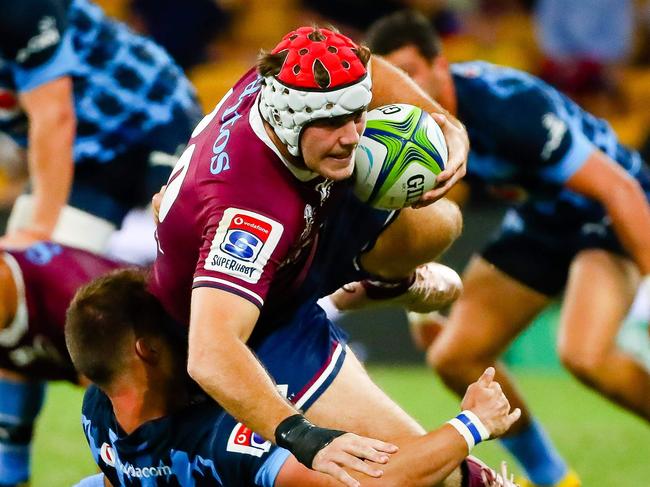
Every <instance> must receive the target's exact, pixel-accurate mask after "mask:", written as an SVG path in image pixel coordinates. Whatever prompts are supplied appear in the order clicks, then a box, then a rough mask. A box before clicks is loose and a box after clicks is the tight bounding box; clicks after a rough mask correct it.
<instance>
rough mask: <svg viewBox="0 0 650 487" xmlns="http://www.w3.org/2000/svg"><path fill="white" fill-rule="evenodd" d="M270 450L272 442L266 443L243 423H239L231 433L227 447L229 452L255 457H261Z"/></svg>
mask: <svg viewBox="0 0 650 487" xmlns="http://www.w3.org/2000/svg"><path fill="white" fill-rule="evenodd" d="M270 449H271V442H270V441H266V440H265V439H264V438H262V437H261V436H260V435H258V434H257V433H254V432H253V431H251V430H250V429H249V428H247V427H246V426H244V425H243V424H241V423H237V425H236V426H235V428H234V429H233V430H232V433H230V437H229V438H228V445H227V447H226V450H227V451H230V452H234V453H244V454H246V455H253V456H255V457H261V456H262V455H264V454H265V453H267V452H268V451H269V450H270Z"/></svg>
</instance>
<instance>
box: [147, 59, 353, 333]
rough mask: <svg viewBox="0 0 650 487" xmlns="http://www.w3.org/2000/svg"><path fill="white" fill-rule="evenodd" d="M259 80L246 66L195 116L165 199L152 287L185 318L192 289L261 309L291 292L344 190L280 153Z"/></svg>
mask: <svg viewBox="0 0 650 487" xmlns="http://www.w3.org/2000/svg"><path fill="white" fill-rule="evenodd" d="M261 82H262V80H261V78H260V77H259V76H258V75H257V73H256V72H255V71H254V70H251V71H249V72H248V73H247V74H246V75H244V77H243V78H242V79H241V80H239V81H238V82H237V84H236V85H235V86H234V87H233V88H232V89H231V90H230V91H229V92H228V93H227V94H226V96H225V97H224V98H223V99H222V100H221V101H220V102H219V104H218V105H217V106H216V107H215V109H214V110H213V111H212V112H211V113H210V114H209V115H207V116H206V117H205V118H204V119H203V120H202V121H201V122H200V123H199V125H198V126H197V127H196V129H195V130H194V133H193V134H192V138H191V139H190V141H189V144H188V148H187V150H186V151H185V153H184V154H183V155H182V156H181V158H180V160H179V161H178V163H177V165H176V167H175V168H174V171H173V172H172V175H171V176H170V179H169V183H168V186H167V190H166V192H165V195H164V197H163V201H162V203H161V208H160V224H159V225H158V228H157V239H158V256H157V258H156V262H155V264H154V272H153V279H152V283H151V291H152V292H153V293H154V294H155V295H156V296H157V297H158V298H159V299H160V300H161V301H162V303H163V305H164V306H165V308H166V309H167V311H168V312H169V313H170V314H171V315H172V316H173V317H174V318H175V319H176V320H177V321H179V322H181V323H185V324H188V323H189V309H190V297H191V289H192V288H193V287H199V286H209V287H215V288H219V289H223V290H225V291H228V292H231V293H234V294H237V295H239V296H241V297H243V298H245V299H248V300H249V301H251V302H252V303H254V304H255V305H257V306H258V307H260V308H261V307H262V306H263V305H264V304H265V301H267V300H268V301H271V299H267V298H272V300H273V301H274V303H275V304H277V302H278V301H280V300H282V299H290V297H291V290H292V289H295V288H296V287H297V286H298V285H299V284H300V282H301V279H302V277H304V274H305V272H306V270H307V268H308V266H309V263H310V261H311V257H312V256H313V253H314V249H315V245H316V240H317V239H316V236H317V234H318V229H319V228H320V226H321V223H322V222H323V221H324V218H325V217H326V215H327V214H328V213H329V212H331V211H332V208H333V207H334V206H335V203H334V202H335V201H336V200H337V199H338V195H340V194H341V191H340V189H342V186H341V184H340V183H333V182H332V181H329V180H325V179H324V178H322V177H320V176H318V175H317V174H315V173H312V172H311V171H308V170H306V169H298V168H296V167H295V166H290V165H289V164H288V162H287V161H286V160H284V159H283V158H282V156H281V155H280V153H279V151H278V149H277V148H276V147H275V146H274V145H273V143H272V142H271V139H270V137H269V136H268V134H267V133H266V131H265V130H264V125H263V122H262V118H261V116H260V113H259V110H258V95H259V91H260V87H261ZM278 298H279V299H278Z"/></svg>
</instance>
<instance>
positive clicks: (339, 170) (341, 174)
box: [321, 154, 354, 181]
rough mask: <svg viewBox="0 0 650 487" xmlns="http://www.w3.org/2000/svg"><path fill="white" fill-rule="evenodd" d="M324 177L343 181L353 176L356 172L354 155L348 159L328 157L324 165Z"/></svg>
mask: <svg viewBox="0 0 650 487" xmlns="http://www.w3.org/2000/svg"><path fill="white" fill-rule="evenodd" d="M322 168H323V171H322V173H321V174H322V175H323V176H325V177H326V178H327V179H332V180H334V181H342V180H344V179H348V178H349V177H351V176H352V173H353V172H354V154H351V155H350V156H348V157H345V158H340V157H328V158H327V160H326V161H325V164H323V165H322Z"/></svg>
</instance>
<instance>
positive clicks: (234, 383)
mask: <svg viewBox="0 0 650 487" xmlns="http://www.w3.org/2000/svg"><path fill="white" fill-rule="evenodd" d="M197 339H198V340H197ZM188 372H189V374H190V376H192V378H193V379H194V380H195V381H196V382H197V383H198V384H199V385H200V386H201V388H202V389H203V390H205V392H207V393H208V394H209V395H210V396H211V397H213V398H214V399H215V400H216V401H217V402H218V403H219V404H220V405H221V406H222V407H223V408H224V409H225V410H226V411H227V412H228V413H229V414H231V415H232V416H233V417H235V418H236V419H237V420H238V421H240V422H242V423H244V424H245V425H246V426H248V427H249V428H251V429H252V430H253V431H255V432H256V433H258V434H260V435H262V436H263V437H264V438H266V439H268V440H271V441H273V442H275V429H276V427H277V426H278V424H280V422H281V421H282V420H283V419H285V418H287V417H288V416H291V415H293V414H296V413H297V411H296V410H295V409H294V408H293V407H292V406H291V405H290V404H289V402H288V401H286V400H285V399H284V398H283V397H282V396H281V395H280V393H279V392H278V390H277V388H276V386H275V384H274V383H273V381H272V380H271V378H270V377H269V375H268V374H267V372H266V371H265V370H264V368H263V367H262V366H261V364H260V363H259V361H258V360H257V359H256V358H255V356H254V355H253V353H252V352H251V351H250V349H249V348H248V347H247V346H246V345H245V344H244V343H243V342H242V341H241V340H240V339H238V338H236V337H233V336H227V334H225V333H222V334H220V335H219V336H215V335H212V338H211V339H210V341H209V342H206V341H204V340H201V339H200V337H197V336H194V337H193V336H192V332H191V331H190V349H189V357H188Z"/></svg>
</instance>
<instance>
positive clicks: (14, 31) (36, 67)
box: [0, 0, 77, 92]
mask: <svg viewBox="0 0 650 487" xmlns="http://www.w3.org/2000/svg"><path fill="white" fill-rule="evenodd" d="M67 3H68V2H65V1H63V0H21V1H19V2H11V1H5V2H2V9H3V14H2V15H1V16H0V33H2V34H0V35H1V36H2V39H1V45H2V51H3V55H4V56H5V57H6V58H7V60H8V61H9V63H10V64H11V66H12V68H13V73H14V82H15V83H16V88H17V90H18V91H19V92H25V91H29V90H31V89H33V88H36V87H37V86H40V85H42V84H44V83H46V82H48V81H52V80H54V79H56V78H60V77H62V76H65V75H67V74H70V73H71V72H72V71H73V70H74V67H75V66H76V62H77V61H76V56H75V55H74V50H73V48H72V39H71V35H70V33H69V32H68V31H67V19H66V6H67Z"/></svg>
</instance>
